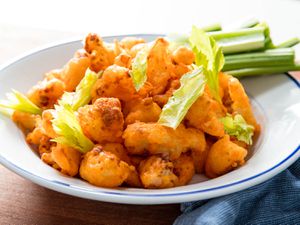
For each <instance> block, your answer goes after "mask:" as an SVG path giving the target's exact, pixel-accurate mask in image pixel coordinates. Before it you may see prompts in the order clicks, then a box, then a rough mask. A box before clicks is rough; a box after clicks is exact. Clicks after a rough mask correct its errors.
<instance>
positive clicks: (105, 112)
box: [78, 98, 124, 143]
mask: <svg viewBox="0 0 300 225" xmlns="http://www.w3.org/2000/svg"><path fill="white" fill-rule="evenodd" d="M78 120H79V123H80V126H81V127H82V130H83V132H84V134H85V135H86V136H87V137H88V138H90V139H91V140H92V141H94V142H97V143H106V142H120V141H121V136H122V132H123V125H124V119H123V114H122V111H121V103H120V101H119V100H118V99H117V98H99V99H97V100H96V101H95V102H94V104H93V105H86V106H84V107H81V108H79V110H78Z"/></svg>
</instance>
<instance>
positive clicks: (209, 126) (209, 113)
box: [185, 92, 226, 137]
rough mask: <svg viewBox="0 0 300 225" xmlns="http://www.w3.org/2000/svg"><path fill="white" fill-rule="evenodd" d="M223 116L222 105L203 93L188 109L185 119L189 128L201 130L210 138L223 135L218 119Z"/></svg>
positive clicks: (224, 113) (221, 125) (222, 127)
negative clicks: (210, 136)
mask: <svg viewBox="0 0 300 225" xmlns="http://www.w3.org/2000/svg"><path fill="white" fill-rule="evenodd" d="M225 115H226V112H225V111H224V108H223V107H222V105H221V104H219V103H218V102H217V101H215V100H214V99H212V98H211V97H210V96H209V95H208V94H207V93H205V92H204V93H203V95H202V96H200V97H199V98H198V99H197V100H196V102H195V103H194V104H193V105H192V107H191V108H190V109H189V111H188V113H187V115H186V117H185V118H186V120H187V122H188V124H189V126H192V127H195V128H198V129H201V130H203V131H204V132H205V133H208V134H210V135H212V136H217V137H222V136H224V134H225V133H224V126H223V124H222V122H221V121H220V118H221V117H223V116H225Z"/></svg>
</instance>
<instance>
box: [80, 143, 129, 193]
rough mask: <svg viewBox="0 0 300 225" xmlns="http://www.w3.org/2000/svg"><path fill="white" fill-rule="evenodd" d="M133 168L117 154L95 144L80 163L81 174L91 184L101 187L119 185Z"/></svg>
mask: <svg viewBox="0 0 300 225" xmlns="http://www.w3.org/2000/svg"><path fill="white" fill-rule="evenodd" d="M131 170H133V168H132V167H130V166H129V165H128V164H127V163H126V162H124V161H122V160H121V159H120V158H119V157H117V156H116V155H115V154H113V153H111V152H107V151H103V150H102V148H101V146H95V147H94V149H93V150H91V151H89V152H88V153H86V154H85V155H84V157H83V160H82V161H81V164H80V170H79V171H80V176H81V177H82V178H83V179H84V180H86V181H88V182H89V183H91V184H94V185H96V186H99V187H110V188H113V187H118V186H120V185H121V184H122V183H123V182H124V181H125V180H126V179H127V178H128V176H129V174H130V171H131Z"/></svg>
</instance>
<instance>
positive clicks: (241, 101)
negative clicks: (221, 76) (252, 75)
mask: <svg viewBox="0 0 300 225" xmlns="http://www.w3.org/2000/svg"><path fill="white" fill-rule="evenodd" d="M228 92H229V96H230V99H231V101H232V104H231V108H232V110H233V112H235V113H239V114H241V115H242V116H243V117H244V119H245V120H246V122H247V123H249V124H251V125H252V126H254V128H255V131H256V132H259V130H260V126H259V125H258V123H257V122H256V119H255V117H254V114H253V112H252V108H251V104H250V101H249V98H248V96H247V94H246V92H245V90H244V88H243V86H242V84H241V83H240V82H239V80H238V79H236V78H235V77H231V78H230V79H229V81H228Z"/></svg>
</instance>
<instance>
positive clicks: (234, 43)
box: [208, 27, 265, 54]
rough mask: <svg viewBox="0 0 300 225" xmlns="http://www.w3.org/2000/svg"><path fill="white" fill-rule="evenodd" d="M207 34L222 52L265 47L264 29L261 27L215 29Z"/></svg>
mask: <svg viewBox="0 0 300 225" xmlns="http://www.w3.org/2000/svg"><path fill="white" fill-rule="evenodd" d="M208 34H209V35H210V36H211V37H213V38H214V39H215V40H216V41H217V43H218V45H219V46H220V47H221V48H222V50H223V53H224V54H231V53H238V52H247V51H253V50H258V49H264V47H265V29H264V28H263V27H255V28H246V29H241V30H235V31H215V32H209V33H208Z"/></svg>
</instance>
